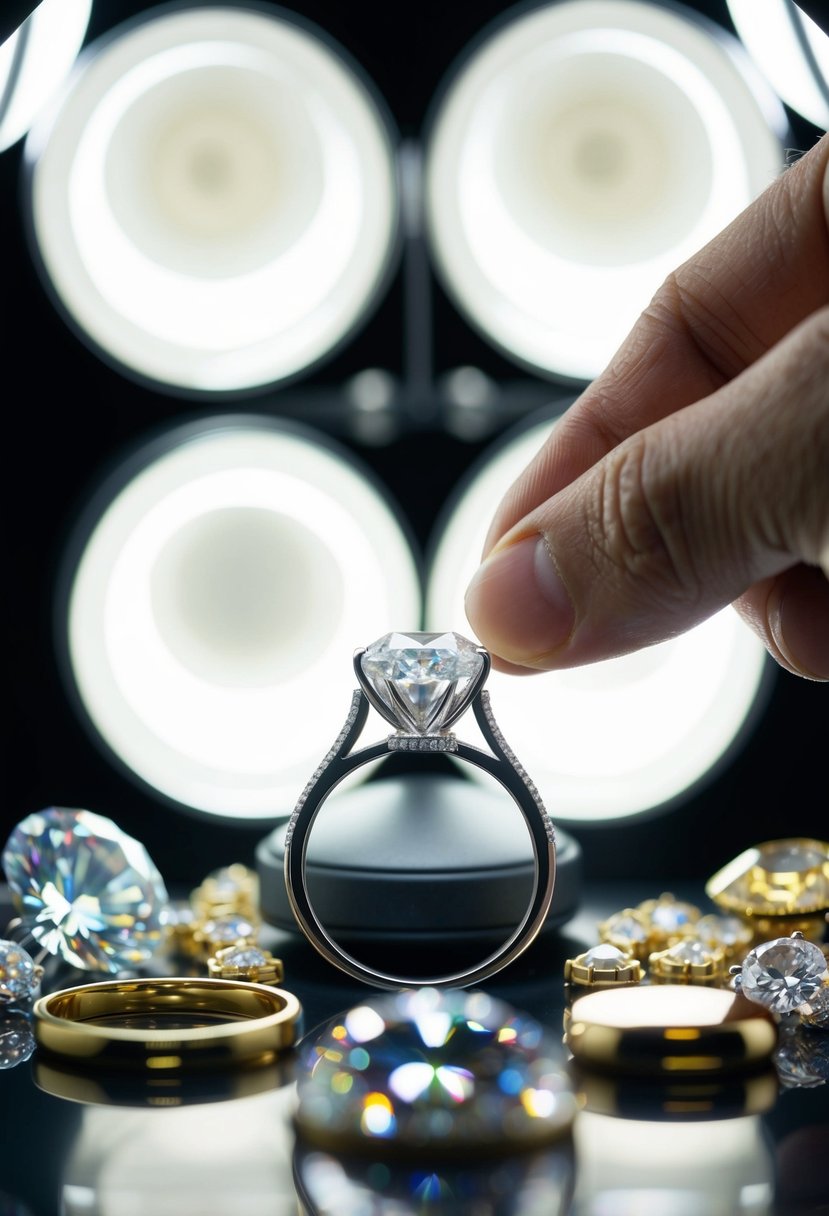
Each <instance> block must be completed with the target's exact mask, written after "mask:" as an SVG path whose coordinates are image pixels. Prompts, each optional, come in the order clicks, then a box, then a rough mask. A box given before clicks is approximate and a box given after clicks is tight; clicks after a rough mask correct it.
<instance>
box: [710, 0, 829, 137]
mask: <svg viewBox="0 0 829 1216" xmlns="http://www.w3.org/2000/svg"><path fill="white" fill-rule="evenodd" d="M728 11H729V13H730V14H731V20H732V21H733V22H734V27H735V29H736V30H737V33H738V34H739V35H740V38H741V39H742V41H743V43H744V44H745V48H746V50H747V51H748V53H749V55H751V57H752V59H753V60H754V62H755V63H756V64H757V66H758V68H759V69H760V71H761V72H762V73H763V75H764V76H765V77H766V78H767V80H768V81H769V83H770V84H771V86H772V88H774V89H775V90H776V91H777V92H778V93H779V94H780V96H781V97H782V98H783V100H784V101H785V102H786V104H787V105H789V106H791V108H792V109H793V110H794V111H795V112H796V113H798V114H802V115H803V117H804V118H808V119H809V121H810V122H812V123H814V125H815V126H816V127H819V128H820V129H821V130H822V131H825V130H826V129H827V128H829V35H827V34H825V33H824V31H823V30H822V29H821V28H820V26H819V25H817V24H816V23H815V22H814V21H813V20H812V19H811V17H809V16H808V15H807V14H806V13H804V12H803V11H802V9H800V8H799V7H798V5H796V4H794V3H793V0H728Z"/></svg>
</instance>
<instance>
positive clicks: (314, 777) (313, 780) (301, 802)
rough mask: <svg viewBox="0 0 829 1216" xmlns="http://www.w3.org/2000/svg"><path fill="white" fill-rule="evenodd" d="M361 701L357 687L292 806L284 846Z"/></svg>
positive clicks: (341, 743)
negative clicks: (336, 730)
mask: <svg viewBox="0 0 829 1216" xmlns="http://www.w3.org/2000/svg"><path fill="white" fill-rule="evenodd" d="M361 701H362V693H361V692H360V690H359V688H357V689H355V690H354V694H353V696H352V698H351V707H350V708H349V711H348V716H347V718H346V720H345V722H344V723H343V728H342V730H341V731H340V733H339V734H338V735H337V738H336V739H335V740H334V742H333V744H332V745H331V747H330V748H329V749H328V751H327V752H326V754H325V756H324V757H323V759H322V760H321V761H320V762H319V764H318V765H317V767H316V768H315V769H314V771H313V773H312V774H311V776H310V777H309V779H308V781H307V782H306V784H305V788H304V789H303V791H302V793H301V794H300V796H299V798H298V799H297V803H296V806H295V807H294V811H293V814H292V815H291V818H290V819H289V820H288V826H287V828H286V829H285V845H286V846H287V845H289V844H290V843H291V838H292V837H293V834H294V828H295V827H296V821H297V819H299V813H300V811H301V810H302V808H303V807H304V806H305V803H306V802H307V801H308V795H309V794H310V793H311V790H312V789H313V788H314V786H315V785H316V784H317V782H318V781H319V779H320V777H321V776H322V774H323V773H324V772H325V770H326V769H327V768H328V765H329V764H330V763H331V761H332V760H333V759H334V757H335V756H337V755H339V753H340V751H341V750H342V746H343V744H344V743H345V740H346V738H347V736H348V733H349V731H350V730H351V728H352V726H353V725H354V723H355V722H356V721H357V714H358V713H359V712H360V702H361Z"/></svg>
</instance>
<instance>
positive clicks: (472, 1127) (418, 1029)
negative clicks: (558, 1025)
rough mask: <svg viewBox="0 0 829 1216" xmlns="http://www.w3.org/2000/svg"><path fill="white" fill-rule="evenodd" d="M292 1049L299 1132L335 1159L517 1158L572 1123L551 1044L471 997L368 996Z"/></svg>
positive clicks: (505, 1009)
mask: <svg viewBox="0 0 829 1216" xmlns="http://www.w3.org/2000/svg"><path fill="white" fill-rule="evenodd" d="M301 1050H302V1052H303V1055H302V1058H301V1062H300V1068H299V1069H298V1078H297V1097H298V1107H297V1112H296V1118H297V1122H298V1124H299V1127H300V1129H301V1131H302V1133H303V1135H304V1136H305V1137H306V1139H307V1140H309V1141H311V1142H312V1143H313V1142H314V1141H315V1140H316V1141H319V1140H322V1142H323V1144H329V1145H330V1144H336V1145H337V1146H338V1147H339V1148H341V1149H343V1150H344V1151H346V1152H348V1151H349V1150H353V1149H357V1150H358V1151H360V1152H364V1151H365V1150H366V1148H367V1147H368V1146H376V1145H378V1144H382V1143H384V1142H385V1143H389V1142H392V1143H393V1145H394V1147H395V1149H396V1150H397V1151H398V1152H399V1153H401V1154H403V1153H406V1152H408V1153H409V1154H410V1155H411V1156H412V1158H413V1160H414V1161H415V1162H418V1164H419V1163H420V1160H421V1159H422V1155H423V1153H424V1151H426V1152H429V1151H430V1150H437V1151H439V1152H446V1151H447V1150H449V1151H452V1152H454V1153H456V1154H458V1156H460V1157H461V1159H463V1157H464V1155H468V1154H469V1153H470V1152H473V1153H478V1154H480V1153H481V1152H482V1151H487V1150H496V1151H498V1152H503V1151H504V1149H513V1150H514V1149H516V1148H520V1149H521V1150H528V1149H530V1148H538V1147H539V1146H541V1145H542V1144H544V1143H546V1142H549V1141H551V1140H553V1139H556V1138H558V1137H559V1136H561V1135H562V1133H563V1132H564V1131H566V1129H567V1128H569V1126H570V1124H571V1123H572V1120H573V1118H574V1116H575V1113H576V1100H575V1095H574V1094H573V1091H572V1088H571V1085H570V1082H569V1079H568V1078H567V1076H566V1074H565V1073H564V1071H563V1070H562V1068H561V1065H560V1049H559V1047H558V1046H557V1044H556V1043H555V1042H554V1040H553V1038H552V1036H550V1035H548V1034H547V1032H546V1030H545V1029H544V1028H543V1027H542V1026H541V1025H540V1023H538V1022H536V1021H535V1020H534V1019H533V1018H531V1017H530V1016H529V1015H528V1014H524V1013H521V1012H519V1011H518V1010H516V1009H514V1008H512V1006H510V1005H507V1004H506V1002H503V1001H500V1000H497V999H495V998H494V997H489V996H487V995H486V994H485V993H483V992H463V991H460V990H445V991H437V990H435V989H430V988H420V989H417V990H415V991H411V990H409V991H403V992H400V993H395V994H394V995H388V996H385V997H379V998H377V999H375V1000H372V1001H371V1002H364V1003H363V1004H362V1005H358V1006H354V1007H352V1008H351V1009H349V1010H347V1011H346V1012H345V1013H344V1014H341V1015H340V1016H339V1017H337V1018H335V1019H333V1020H332V1021H330V1022H328V1023H327V1024H326V1026H325V1027H324V1028H323V1029H322V1031H321V1032H317V1033H316V1034H315V1035H314V1036H313V1038H307V1039H305V1040H304V1044H303V1048H302V1049H301ZM372 1151H373V1150H372ZM431 1207H432V1205H431V1204H425V1205H423V1206H421V1204H419V1203H418V1204H417V1205H416V1210H417V1211H421V1210H425V1209H426V1208H429V1209H431ZM437 1207H440V1208H441V1210H444V1207H446V1208H447V1209H448V1208H451V1209H452V1210H453V1211H456V1210H460V1208H461V1207H462V1208H463V1210H465V1211H468V1210H471V1207H474V1204H472V1205H471V1207H470V1205H466V1204H461V1205H455V1204H452V1203H449V1204H448V1205H443V1204H442V1203H441V1204H438V1205H436V1208H435V1210H437ZM399 1210H400V1211H402V1210H403V1208H402V1207H401V1208H400V1209H399ZM405 1210H406V1211H414V1210H415V1207H414V1206H411V1207H410V1206H409V1205H408V1204H406V1205H405Z"/></svg>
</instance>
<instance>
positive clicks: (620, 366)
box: [484, 135, 829, 556]
mask: <svg viewBox="0 0 829 1216" xmlns="http://www.w3.org/2000/svg"><path fill="white" fill-rule="evenodd" d="M827 166H829V135H824V136H823V137H822V138H821V139H820V141H819V142H818V143H817V144H816V145H815V146H814V148H812V149H811V150H810V151H809V152H807V153H806V154H805V155H804V156H803V157H801V158H800V160H798V161H796V162H795V164H793V165H792V166H791V168H789V169H787V170H786V171H785V172H784V173H783V174H782V175H781V176H780V177H779V178H778V179H777V180H776V181H775V182H773V183H772V185H771V186H769V187H768V189H766V190H765V191H764V192H763V193H762V194H761V195H760V196H759V197H758V198H757V199H755V201H754V202H753V203H752V204H751V205H750V206H749V207H747V208H746V209H745V211H743V212H742V213H741V214H740V215H739V216H738V217H737V218H736V219H735V220H734V221H733V222H732V223H731V224H730V225H729V226H728V227H727V228H725V229H724V230H723V231H722V232H721V233H720V234H719V235H718V236H716V237H715V238H714V239H713V240H712V241H710V242H709V243H708V244H707V245H705V246H704V247H703V248H702V249H701V250H700V251H699V252H698V253H697V254H695V255H694V257H692V258H690V259H689V260H688V261H687V262H685V263H684V264H683V265H682V266H680V267H679V269H678V270H676V271H674V272H673V274H671V275H670V276H669V277H668V278H667V279H666V281H665V282H664V283H663V284H662V286H661V287H660V288H659V290H658V291H657V293H656V295H655V296H654V298H653V300H652V301H651V303H650V305H649V306H648V307H647V308H646V309H645V311H644V312H643V313H642V315H641V317H640V318H639V320H638V321H637V322H636V324H635V325H634V327H633V329H632V330H631V332H630V334H629V335H628V337H627V338H626V339H625V341H624V342H623V343H622V345H621V347H620V348H619V350H618V351H617V352H616V354H615V355H614V357H613V359H612V360H611V361H610V363H609V364H608V366H607V368H606V369H605V370H604V372H602V374H601V375H600V376H599V377H598V378H597V379H596V380H595V381H594V382H593V383H592V384H591V385H590V386H589V388H587V389H586V390H585V391H584V393H582V395H581V396H580V397H579V399H578V400H577V401H576V402H575V403H574V404H573V405H572V406H571V407H570V409H569V410H568V411H567V413H566V414H565V415H564V416H563V417H562V418H561V419H560V420H559V421H558V422H557V423H556V425H555V427H554V429H553V431H552V434H551V435H550V437H549V439H548V440H547V442H546V444H545V445H544V447H543V448H542V449H541V451H540V452H539V453H538V455H537V456H536V457H535V459H534V460H533V461H532V463H531V464H530V465H529V466H528V468H527V469H526V470H525V471H524V473H523V474H522V475H521V477H520V478H519V479H518V481H516V482H515V484H514V485H513V486H512V488H511V489H510V490H509V491H508V493H507V495H506V496H505V498H504V499H503V501H502V502H501V504H500V506H499V508H498V510H497V512H496V515H495V517H494V519H493V522H492V524H491V525H490V530H489V534H488V536H487V540H486V543H485V546H484V555H485V556H486V554H488V553H489V552H490V551H491V550H492V549H493V548H494V547H495V546H496V545H497V543H498V542H499V541H500V540H501V539H502V538H503V537H504V536H505V535H506V534H507V533H508V532H509V531H510V529H511V528H513V527H514V525H515V524H517V523H518V522H519V521H520V520H521V519H523V517H524V516H525V515H527V514H528V513H529V512H530V511H532V510H534V509H535V508H536V507H537V506H539V505H540V504H541V503H542V502H545V501H546V500H547V499H548V498H551V497H552V496H553V495H554V494H555V493H557V492H558V490H560V489H562V488H563V487H564V486H566V485H569V484H570V482H571V481H573V480H574V479H575V478H576V477H579V476H580V475H581V474H582V473H583V472H585V470H586V469H588V468H590V467H591V466H592V465H594V464H595V463H596V461H598V460H600V459H601V458H602V457H603V456H605V455H607V453H608V452H609V451H611V450H612V449H613V448H614V447H616V446H617V444H619V443H620V442H621V441H622V440H623V439H626V438H627V437H628V436H629V435H632V434H634V433H635V432H636V431H639V430H641V429H643V428H644V427H646V426H649V425H650V424H651V423H654V422H657V421H658V420H659V419H660V418H664V417H666V416H667V415H668V414H672V413H674V412H675V411H676V410H679V409H682V408H684V407H685V406H687V405H690V404H692V403H693V402H694V401H698V400H700V399H701V398H703V397H707V396H709V395H710V394H711V393H713V392H714V391H715V390H716V389H718V388H720V387H721V386H722V385H723V384H724V383H725V382H726V381H728V380H731V379H733V377H734V376H736V375H738V374H739V373H740V372H741V371H743V370H744V369H745V368H746V367H748V366H749V364H751V363H754V361H755V360H756V359H759V358H760V356H761V355H763V354H765V352H766V351H767V350H769V349H770V348H771V347H772V346H774V345H775V344H776V343H777V342H778V341H779V340H780V339H781V338H782V337H784V336H785V335H786V334H787V333H788V332H789V331H790V330H791V329H793V328H794V327H795V326H796V325H798V324H799V323H800V322H801V321H803V320H804V319H805V318H806V317H807V316H809V315H810V314H811V313H813V312H814V311H815V310H816V309H817V308H819V307H821V306H822V305H823V304H826V303H827V302H829V170H828V169H827Z"/></svg>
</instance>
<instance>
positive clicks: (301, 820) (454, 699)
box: [285, 633, 555, 989]
mask: <svg viewBox="0 0 829 1216" xmlns="http://www.w3.org/2000/svg"><path fill="white" fill-rule="evenodd" d="M354 670H355V672H356V675H357V680H358V682H359V684H360V687H359V688H358V689H356V690H355V692H354V696H353V698H352V701H351V708H350V710H349V713H348V717H347V718H346V720H345V724H344V725H343V728H342V730H341V731H340V733H339V735H338V736H337V738H336V740H335V742H334V745H333V746H332V747H331V749H330V751H329V752H328V754H327V755H326V756H325V758H324V759H323V761H322V763H321V764H320V765H319V767H318V768H317V769H316V771H315V772H314V774H313V775H312V777H311V779H310V781H309V782H308V784H307V785H306V787H305V789H304V790H303V791H302V794H301V795H300V798H299V801H298V802H297V805H296V807H295V809H294V813H293V815H292V816H291V819H290V822H289V823H288V827H287V830H286V834H285V884H286V887H287V893H288V900H289V902H290V905H291V909H292V911H293V914H294V916H295V918H296V920H297V922H298V924H299V926H300V928H301V929H302V931H303V933H304V934H305V936H306V937H307V938H308V940H309V941H310V943H311V945H312V946H314V948H315V949H316V950H317V951H318V952H319V953H320V954H321V955H322V956H323V957H324V958H326V959H327V960H328V961H329V962H330V963H333V965H334V966H335V967H339V968H340V970H341V971H345V972H346V973H347V974H348V975H350V976H352V977H353V978H355V979H358V980H362V981H363V982H365V983H367V984H373V985H374V986H375V987H378V988H392V989H394V988H409V987H423V986H429V987H432V988H448V987H452V988H463V987H466V986H468V985H470V984H476V983H479V982H480V981H481V980H484V979H486V978H487V977H488V976H490V975H494V974H495V972H497V971H500V970H501V968H502V967H505V966H506V965H507V964H508V963H510V962H512V961H513V959H515V958H517V957H518V955H519V954H521V953H522V951H524V950H525V949H526V948H527V946H529V945H530V943H531V942H532V941H533V940H534V938H535V937H536V936H537V934H538V932H539V930H540V929H541V926H542V925H543V923H544V919H545V917H546V916H547V913H548V911H549V909H550V903H551V901H552V897H553V885H554V882H555V835H554V831H553V825H552V822H551V821H550V817H549V816H548V814H547V812H546V810H545V809H544V805H543V803H542V801H541V798H540V796H539V793H538V790H537V789H536V787H535V785H534V784H533V782H532V781H531V780H530V779H529V777H528V776H527V774H526V772H525V771H524V769H523V768H522V766H521V765H520V764H519V762H518V760H517V759H516V757H515V755H514V754H513V752H512V750H511V748H510V747H509V745H508V744H507V742H506V740H505V739H504V736H503V735H502V734H501V731H500V729H499V727H498V725H497V723H496V721H495V719H494V717H493V715H492V709H491V708H490V703H489V693H488V692H486V691H485V690H484V689H483V685H484V683H485V681H486V678H487V676H488V674H489V670H490V657H489V654H488V653H487V651H486V650H484V649H483V647H481V646H476V645H475V644H474V643H473V642H470V641H469V640H468V639H467V638H464V637H461V636H460V635H459V634H456V633H405V634H404V633H389V634H386V636H385V637H382V638H380V640H379V641H377V642H374V643H373V644H372V645H371V646H369V647H367V648H364V649H360V650H358V651H357V652H356V653H355V655H354ZM470 706H471V707H472V712H473V713H474V715H475V718H476V720H477V722H478V726H479V728H480V730H481V733H482V735H483V737H484V740H485V742H486V743H487V745H488V747H489V748H490V751H489V752H486V751H483V750H482V749H481V748H478V747H473V746H471V745H470V744H468V743H464V742H462V741H461V740H459V739H457V738H456V736H455V735H454V734H453V733H452V732H451V730H450V728H451V727H452V726H453V725H454V724H455V722H457V720H458V719H459V718H460V716H461V715H462V714H463V713H464V711H465V710H466V709H468V708H469V707H470ZM370 707H373V708H374V709H375V710H376V711H377V712H378V713H379V714H380V715H381V717H383V718H384V719H385V720H386V721H387V722H389V723H390V724H391V725H392V726H393V727H394V731H393V733H392V734H391V735H389V736H388V737H387V738H386V739H384V740H382V741H381V742H379V743H372V744H370V745H369V746H367V747H364V748H361V749H360V750H359V751H352V748H353V747H354V745H355V743H356V742H357V739H358V738H359V736H360V734H361V732H362V730H363V727H364V725H365V722H366V718H367V716H368V711H369V708H370ZM398 751H405V752H408V753H411V754H420V753H423V752H430V753H431V752H449V753H451V754H452V755H453V756H454V757H456V758H457V759H458V760H464V761H466V762H467V763H469V764H474V765H476V767H477V768H479V769H482V770H483V771H484V772H486V773H489V774H490V776H492V777H493V778H494V779H495V780H496V781H498V782H499V783H500V784H501V785H502V786H503V787H504V788H505V789H506V790H507V792H508V793H509V794H510V795H511V797H512V799H513V801H514V802H515V803H516V805H517V806H518V809H519V810H520V812H521V814H522V816H523V817H524V822H525V824H526V827H527V830H528V832H529V835H530V841H531V844H532V849H533V858H534V863H535V874H534V878H533V887H532V895H531V897H530V901H529V905H528V907H527V910H526V912H525V913H524V916H523V919H522V920H521V922H520V924H519V925H518V927H517V928H516V929H515V931H514V933H513V934H512V935H511V936H510V937H509V938H508V939H507V941H506V942H504V944H503V945H502V946H501V947H500V948H499V949H497V950H496V951H495V952H494V953H492V954H490V955H489V956H488V957H487V958H485V959H484V960H483V961H482V962H481V963H479V964H478V965H477V966H474V967H470V968H469V969H467V970H463V971H458V972H454V973H452V974H450V975H443V976H429V977H424V978H412V977H406V976H399V975H390V974H387V973H386V972H382V971H377V970H375V969H374V968H372V967H368V966H366V965H364V964H363V963H360V962H358V961H357V959H355V958H354V957H353V956H352V955H351V954H349V953H348V952H347V951H346V950H344V949H343V948H342V946H340V945H339V944H338V943H337V942H335V941H334V940H333V939H332V938H331V936H330V935H329V934H328V933H327V932H326V930H325V928H324V926H323V925H322V922H321V921H320V919H319V917H318V916H317V914H316V913H315V911H314V908H313V905H312V903H311V899H310V896H309V893H308V886H307V881H306V857H307V849H308V839H309V836H310V833H311V830H312V828H313V825H314V820H315V819H316V817H317V814H318V812H319V811H320V809H321V807H322V805H323V803H324V802H325V800H326V798H327V797H328V796H329V794H330V793H331V792H332V790H333V789H334V788H335V787H336V786H337V785H338V784H339V782H341V781H342V780H343V779H344V778H346V777H347V776H348V775H349V774H350V773H352V772H354V770H355V769H357V768H359V767H360V766H361V765H364V764H369V763H371V762H372V761H375V760H378V759H381V758H383V757H384V756H387V755H389V754H390V753H392V752H398Z"/></svg>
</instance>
